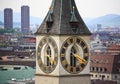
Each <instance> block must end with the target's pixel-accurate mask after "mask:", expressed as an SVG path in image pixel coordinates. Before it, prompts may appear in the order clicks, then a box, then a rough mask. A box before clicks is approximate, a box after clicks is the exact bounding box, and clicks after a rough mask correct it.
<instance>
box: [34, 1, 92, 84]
mask: <svg viewBox="0 0 120 84" xmlns="http://www.w3.org/2000/svg"><path fill="white" fill-rule="evenodd" d="M35 35H36V74H35V84H80V83H81V84H90V69H89V68H90V61H89V60H90V59H89V58H90V57H89V56H90V55H89V37H90V35H91V33H90V31H89V30H88V28H87V26H86V25H85V23H84V21H83V20H82V18H81V16H80V15H79V12H78V10H77V7H76V4H75V1H74V0H52V4H51V7H50V9H49V11H48V13H47V15H46V17H45V19H44V20H43V22H42V24H41V25H40V27H39V29H38V30H37V32H36V33H35Z"/></svg>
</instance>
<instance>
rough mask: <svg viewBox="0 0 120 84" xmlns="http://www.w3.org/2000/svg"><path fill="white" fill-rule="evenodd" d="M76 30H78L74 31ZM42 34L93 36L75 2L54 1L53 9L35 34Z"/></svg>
mask: <svg viewBox="0 0 120 84" xmlns="http://www.w3.org/2000/svg"><path fill="white" fill-rule="evenodd" d="M48 25H49V26H48ZM71 25H72V26H71ZM48 27H49V28H48ZM74 27H75V28H74ZM72 29H73V30H72ZM74 29H76V30H75V31H74ZM41 34H50V35H51V34H52V35H91V33H90V31H89V30H88V28H87V26H86V25H85V23H84V21H83V20H82V18H81V16H80V15H79V12H78V10H77V7H76V4H75V2H74V0H53V1H52V4H51V7H50V9H49V11H48V13H47V15H46V17H45V19H44V20H43V22H42V24H41V25H40V27H39V28H38V30H37V32H36V33H35V35H41Z"/></svg>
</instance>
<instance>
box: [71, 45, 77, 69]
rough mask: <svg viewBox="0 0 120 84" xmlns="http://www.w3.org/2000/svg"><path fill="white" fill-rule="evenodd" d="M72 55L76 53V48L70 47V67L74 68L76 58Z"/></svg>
mask: <svg viewBox="0 0 120 84" xmlns="http://www.w3.org/2000/svg"><path fill="white" fill-rule="evenodd" d="M74 53H77V51H76V48H75V47H74V46H72V48H71V53H70V65H71V66H74V67H75V66H76V58H75V57H74V56H73V54H74Z"/></svg>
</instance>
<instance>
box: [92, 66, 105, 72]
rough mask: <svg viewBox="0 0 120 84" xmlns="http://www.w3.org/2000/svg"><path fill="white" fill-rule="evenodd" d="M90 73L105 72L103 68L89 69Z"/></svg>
mask: <svg viewBox="0 0 120 84" xmlns="http://www.w3.org/2000/svg"><path fill="white" fill-rule="evenodd" d="M90 71H91V72H107V68H105V67H90Z"/></svg>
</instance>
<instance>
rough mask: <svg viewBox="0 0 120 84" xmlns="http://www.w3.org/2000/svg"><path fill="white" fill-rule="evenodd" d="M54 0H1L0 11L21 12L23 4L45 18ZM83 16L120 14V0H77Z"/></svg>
mask: <svg viewBox="0 0 120 84" xmlns="http://www.w3.org/2000/svg"><path fill="white" fill-rule="evenodd" d="M51 2H52V0H0V11H3V10H4V9H5V8H12V9H13V12H20V11H21V6H23V5H28V6H29V7H30V15H31V16H36V17H40V18H44V17H45V16H46V14H47V12H48V10H49V7H50V5H51ZM75 2H76V5H77V8H78V10H79V13H80V15H81V16H82V17H99V16H104V15H107V14H118V15H120V0H75Z"/></svg>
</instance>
